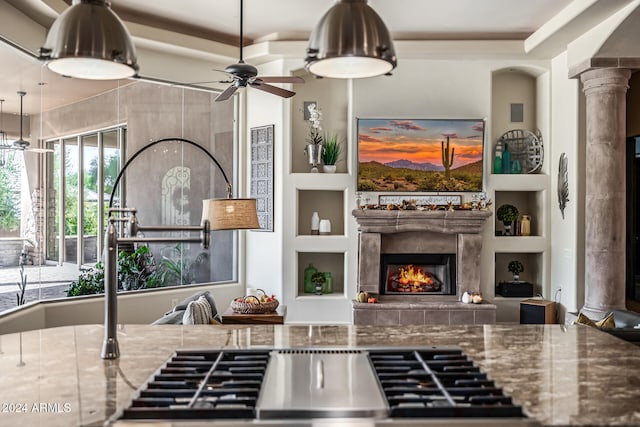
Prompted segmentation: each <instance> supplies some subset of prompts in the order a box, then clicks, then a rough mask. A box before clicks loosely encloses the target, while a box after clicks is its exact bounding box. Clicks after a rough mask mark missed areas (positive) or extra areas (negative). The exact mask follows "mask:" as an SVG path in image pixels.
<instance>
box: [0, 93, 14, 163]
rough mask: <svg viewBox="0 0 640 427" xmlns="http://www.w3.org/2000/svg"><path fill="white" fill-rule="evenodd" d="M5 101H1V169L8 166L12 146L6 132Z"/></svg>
mask: <svg viewBox="0 0 640 427" xmlns="http://www.w3.org/2000/svg"><path fill="white" fill-rule="evenodd" d="M3 104H4V99H0V167H5V166H6V164H7V157H8V155H9V149H10V148H11V146H10V145H9V138H8V137H7V133H6V132H5V131H4V126H3V125H4V110H3V108H2V107H3Z"/></svg>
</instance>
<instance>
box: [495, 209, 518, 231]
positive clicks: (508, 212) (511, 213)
mask: <svg viewBox="0 0 640 427" xmlns="http://www.w3.org/2000/svg"><path fill="white" fill-rule="evenodd" d="M518 215H519V212H518V209H517V208H516V207H515V206H513V205H508V204H504V205H500V207H499V208H498V211H497V212H496V218H498V221H502V224H504V231H505V236H510V235H511V223H512V222H513V221H515V220H517V219H518Z"/></svg>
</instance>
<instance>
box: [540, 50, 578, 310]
mask: <svg viewBox="0 0 640 427" xmlns="http://www.w3.org/2000/svg"><path fill="white" fill-rule="evenodd" d="M551 68H552V70H551V73H552V77H551V109H552V111H553V114H552V123H551V141H552V143H551V144H550V147H551V150H549V152H548V157H547V158H548V161H550V162H551V188H552V189H556V188H557V185H558V163H559V159H560V155H561V154H562V153H566V155H567V158H568V162H569V163H568V165H569V166H568V171H569V202H568V204H567V206H566V208H565V211H564V219H563V218H562V215H561V213H560V209H559V207H558V198H557V196H556V195H555V194H554V195H553V197H552V203H551V212H550V215H551V217H550V218H551V258H552V261H551V297H552V298H553V297H555V295H556V291H557V290H558V289H562V291H561V292H560V295H559V298H558V301H559V302H560V303H561V304H562V306H563V310H568V311H576V310H577V309H578V308H579V307H580V306H582V298H581V297H580V295H582V290H581V289H580V288H583V284H582V283H580V280H579V276H580V275H581V273H580V271H584V247H583V244H580V241H581V237H580V235H581V234H582V235H583V234H584V226H583V223H582V222H580V221H579V212H580V211H582V210H584V206H583V205H580V199H579V197H578V194H579V192H583V191H584V182H583V180H582V176H581V174H580V173H579V167H580V166H579V165H580V153H581V152H583V151H584V140H582V139H581V138H580V134H581V131H580V127H579V124H580V122H581V120H580V108H579V104H580V96H581V94H580V85H579V81H578V80H576V79H569V78H568V72H569V70H568V66H567V53H566V52H565V53H562V54H561V55H558V56H557V57H556V58H554V59H553V60H552V62H551Z"/></svg>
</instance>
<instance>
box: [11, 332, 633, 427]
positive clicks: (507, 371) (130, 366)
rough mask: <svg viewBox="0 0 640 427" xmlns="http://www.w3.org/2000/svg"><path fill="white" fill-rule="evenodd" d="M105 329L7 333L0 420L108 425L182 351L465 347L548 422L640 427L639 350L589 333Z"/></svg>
mask: <svg viewBox="0 0 640 427" xmlns="http://www.w3.org/2000/svg"><path fill="white" fill-rule="evenodd" d="M118 339H119V342H120V350H121V357H120V359H119V360H117V361H103V360H102V359H101V358H100V350H101V347H102V340H103V327H102V326H101V325H82V326H68V327H61V328H52V329H43V330H37V331H29V332H23V333H18V334H9V335H0V385H1V387H0V425H19V426H22V427H27V426H33V425H43V426H44V425H46V426H74V425H96V426H97V425H102V423H103V422H104V421H105V420H107V419H108V418H109V417H110V416H111V415H112V414H113V413H114V412H116V411H118V410H120V409H122V408H123V407H125V406H126V405H127V404H128V403H129V401H130V399H131V398H132V396H133V395H134V393H135V391H136V389H137V388H138V387H140V386H141V385H142V384H143V383H144V382H145V381H146V380H147V378H148V377H149V376H150V375H151V374H152V373H153V372H154V371H155V370H156V369H157V368H158V367H159V366H160V365H161V364H162V363H163V362H164V361H166V360H167V359H168V358H169V357H170V356H171V354H172V353H173V351H174V350H175V349H177V348H193V349H195V348H222V347H226V348H260V347H280V348H283V347H314V346H317V347H335V346H345V347H358V346H366V347H371V346H406V347H410V346H420V345H458V346H460V347H461V348H462V349H463V350H464V351H465V352H466V353H467V354H468V355H469V356H470V357H471V358H473V360H474V361H475V362H476V363H477V364H478V365H479V366H480V367H481V368H482V369H483V370H485V371H486V372H487V373H488V375H489V376H490V377H491V378H492V379H494V380H495V381H496V383H497V385H498V386H501V387H503V388H504V390H505V392H506V393H508V394H509V395H511V396H512V397H513V399H514V401H515V402H516V403H517V404H520V405H522V407H523V408H524V411H525V413H526V414H527V415H529V416H531V417H534V418H536V419H538V420H539V421H540V422H542V423H543V424H544V425H565V426H566V425H626V426H629V425H638V426H640V410H639V409H638V408H640V347H637V346H634V345H632V344H629V343H627V342H624V341H622V340H619V339H617V338H615V337H613V336H611V335H609V334H607V333H604V332H601V331H598V330H596V329H593V328H589V327H586V326H580V325H575V326H569V327H565V326H564V325H470V326H392V327H380V326H281V325H258V326H245V325H234V326H211V325H204V326H193V325H190V326H178V325H158V326H151V325H125V326H120V327H119V330H118Z"/></svg>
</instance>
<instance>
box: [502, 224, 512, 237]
mask: <svg viewBox="0 0 640 427" xmlns="http://www.w3.org/2000/svg"><path fill="white" fill-rule="evenodd" d="M502 224H503V225H504V235H505V236H512V234H511V221H502Z"/></svg>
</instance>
